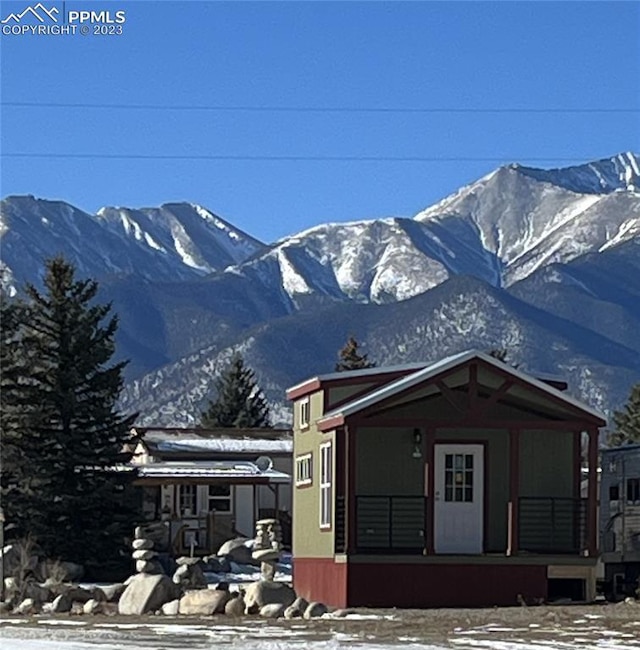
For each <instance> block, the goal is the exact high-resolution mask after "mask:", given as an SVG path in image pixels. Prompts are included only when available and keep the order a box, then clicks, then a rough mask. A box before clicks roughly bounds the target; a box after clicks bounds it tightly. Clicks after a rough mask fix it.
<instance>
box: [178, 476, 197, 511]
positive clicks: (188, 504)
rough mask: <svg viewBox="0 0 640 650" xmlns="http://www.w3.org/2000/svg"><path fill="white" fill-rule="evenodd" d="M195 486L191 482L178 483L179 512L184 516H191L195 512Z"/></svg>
mask: <svg viewBox="0 0 640 650" xmlns="http://www.w3.org/2000/svg"><path fill="white" fill-rule="evenodd" d="M197 492H198V490H197V486H196V485H191V484H185V485H180V486H179V490H178V505H179V507H180V514H181V515H182V516H183V517H184V516H187V517H189V516H192V515H195V514H197V502H196V494H197Z"/></svg>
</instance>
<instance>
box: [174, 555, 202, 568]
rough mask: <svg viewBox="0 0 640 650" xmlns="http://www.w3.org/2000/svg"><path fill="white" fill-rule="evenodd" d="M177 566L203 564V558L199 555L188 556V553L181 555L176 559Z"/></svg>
mask: <svg viewBox="0 0 640 650" xmlns="http://www.w3.org/2000/svg"><path fill="white" fill-rule="evenodd" d="M176 564H177V565H178V566H200V567H201V568H202V567H203V566H204V560H203V559H202V558H199V557H189V556H188V555H181V556H180V557H179V558H177V559H176Z"/></svg>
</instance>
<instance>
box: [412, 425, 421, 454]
mask: <svg viewBox="0 0 640 650" xmlns="http://www.w3.org/2000/svg"><path fill="white" fill-rule="evenodd" d="M421 446H422V432H421V431H420V429H414V430H413V454H411V455H412V456H413V458H422V449H421Z"/></svg>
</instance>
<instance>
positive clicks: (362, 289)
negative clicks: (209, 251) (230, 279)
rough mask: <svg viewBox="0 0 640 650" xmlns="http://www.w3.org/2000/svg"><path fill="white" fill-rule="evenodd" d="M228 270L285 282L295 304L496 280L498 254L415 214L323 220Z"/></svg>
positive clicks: (403, 295) (391, 296) (374, 298)
mask: <svg viewBox="0 0 640 650" xmlns="http://www.w3.org/2000/svg"><path fill="white" fill-rule="evenodd" d="M467 234H468V233H467ZM471 238H472V237H471ZM467 239H469V237H467ZM227 272H228V273H237V274H240V275H243V276H245V277H248V278H252V279H254V280H255V281H257V282H263V283H264V284H265V286H268V287H275V286H280V287H282V289H283V290H284V292H285V293H286V295H287V296H288V297H289V298H290V299H291V300H292V302H293V303H294V304H295V305H297V304H298V303H299V302H300V300H301V298H302V297H303V296H305V295H309V294H319V295H323V296H327V297H329V298H333V299H336V300H345V299H347V300H353V301H356V302H374V303H384V302H391V301H398V300H406V299H407V298H410V297H412V296H415V295H418V294H420V293H423V292H425V291H427V290H429V289H430V288H432V287H434V286H437V285H438V284H440V283H441V282H443V281H444V280H446V279H447V278H448V277H450V276H451V275H456V274H460V273H472V274H476V275H478V276H479V277H481V278H483V279H486V280H487V281H488V282H494V281H495V280H496V271H495V259H494V257H493V256H491V255H490V254H487V253H486V251H484V250H482V248H481V247H480V248H479V247H477V246H476V247H475V248H474V247H473V246H470V245H468V242H466V241H465V237H464V233H453V232H449V231H448V230H446V229H441V228H438V227H434V228H426V227H423V226H421V225H420V224H417V223H416V222H415V221H413V220H411V219H379V220H375V221H357V222H352V223H341V224H332V223H330V224H324V225H322V226H317V227H315V228H311V229H310V230H307V231H304V232H301V233H299V234H297V235H294V236H292V237H288V238H286V239H284V240H281V241H280V242H278V243H277V244H276V245H275V246H274V247H273V248H272V249H271V250H270V251H269V252H268V253H265V254H263V255H260V256H257V257H255V258H254V259H252V260H250V261H248V262H246V263H245V264H242V265H239V266H237V267H233V268H231V269H227ZM273 274H276V277H274V276H273Z"/></svg>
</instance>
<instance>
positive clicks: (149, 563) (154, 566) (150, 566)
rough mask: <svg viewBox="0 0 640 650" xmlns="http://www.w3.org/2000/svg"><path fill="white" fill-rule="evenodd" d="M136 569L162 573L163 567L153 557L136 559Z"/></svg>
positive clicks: (141, 571)
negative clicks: (150, 558)
mask: <svg viewBox="0 0 640 650" xmlns="http://www.w3.org/2000/svg"><path fill="white" fill-rule="evenodd" d="M136 571H137V572H138V573H150V574H163V575H164V569H163V568H162V565H161V564H160V562H158V561H157V560H156V559H155V558H154V559H152V560H136Z"/></svg>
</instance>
